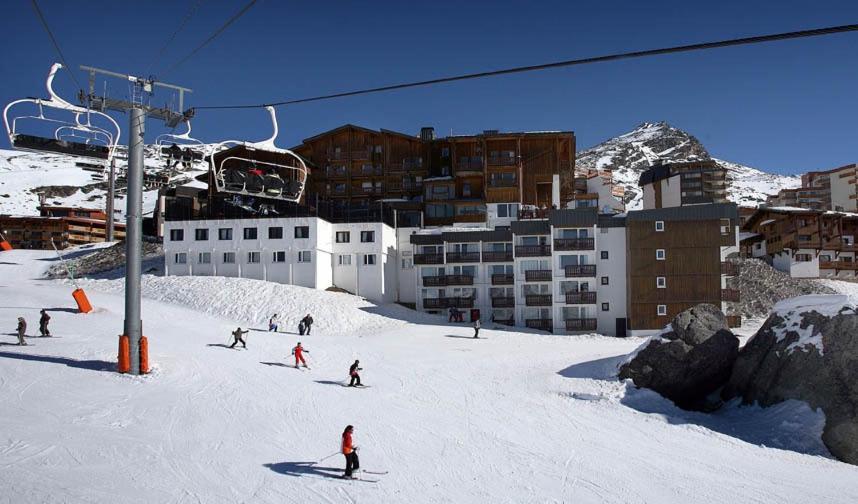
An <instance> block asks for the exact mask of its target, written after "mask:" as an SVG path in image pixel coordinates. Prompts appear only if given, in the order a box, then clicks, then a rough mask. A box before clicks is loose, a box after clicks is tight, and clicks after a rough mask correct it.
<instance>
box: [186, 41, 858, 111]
mask: <svg viewBox="0 0 858 504" xmlns="http://www.w3.org/2000/svg"><path fill="white" fill-rule="evenodd" d="M853 31H858V24H851V25H842V26H832V27H827V28H816V29H812V30H802V31H794V32H785V33H775V34H770V35H758V36H753V37H744V38H737V39H729V40H720V41H716V42H704V43H699V44H689V45H681V46H673V47H665V48H660V49H648V50H643V51H632V52H624V53H615V54H609V55H604V56H593V57H588V58H581V59H574V60H565V61H556V62H553V63H544V64H540V65H530V66H522V67H513V68H505V69H502V70H493V71H487V72H478V73H471V74H464V75H457V76H450V77H441V78H437V79H430V80H424V81H417V82H408V83H403V84H393V85H389V86H381V87H375V88H368V89H361V90H357V91H347V92H342V93H334V94H328V95H321V96H314V97H310V98H300V99H294V100H283V101H277V102H268V103H260V104H248V105H209V106H202V107H194V109H195V110H202V109H209V110H215V109H251V108H262V107H266V106H273V107H279V106H285V105H295V104H298V103H307V102H314V101H321V100H331V99H334V98H343V97H347V96H356V95H363V94H370V93H380V92H384V91H394V90H398V89H405V88H412V87H420V86H430V85H434V84H443V83H447V82H455V81H463V80H470V79H479V78H483V77H494V76H498V75H507V74H515V73H523V72H533V71H537V70H547V69H552V68H560V67H570V66H577V65H587V64H591V63H604V62H607V61H617V60H622V59H634V58H644V57H649V56H658V55H662V54H673V53H680V52H690V51H700V50H704V49H716V48H721V47H732V46H740V45H750V44H759V43H764V42H774V41H779V40H791V39H798V38H807V37H817V36H822V35H832V34H835V33H845V32H853Z"/></svg>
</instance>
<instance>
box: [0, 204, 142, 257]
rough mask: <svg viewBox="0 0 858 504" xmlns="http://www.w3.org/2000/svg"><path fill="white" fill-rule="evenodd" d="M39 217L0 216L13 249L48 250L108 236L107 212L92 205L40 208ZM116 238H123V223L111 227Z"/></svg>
mask: <svg viewBox="0 0 858 504" xmlns="http://www.w3.org/2000/svg"><path fill="white" fill-rule="evenodd" d="M39 212H40V215H39V216H16V215H0V231H2V232H3V234H4V235H5V236H6V238H7V239H8V240H9V243H10V244H11V245H12V247H13V248H21V249H38V250H51V249H52V248H53V246H52V245H51V240H52V239H53V241H54V244H55V245H56V246H57V248H58V249H65V248H68V247H71V246H75V245H85V244H87V243H99V242H103V241H105V240H106V238H107V222H106V221H107V215H106V214H105V213H104V211H102V210H99V209H92V208H72V207H59V206H44V205H43V206H41V207H39ZM114 233H115V238H116V239H117V240H122V239H124V238H125V225H124V224H120V223H119V222H117V223H115V226H114Z"/></svg>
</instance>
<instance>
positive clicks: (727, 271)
mask: <svg viewBox="0 0 858 504" xmlns="http://www.w3.org/2000/svg"><path fill="white" fill-rule="evenodd" d="M721 274H722V275H727V276H738V275H739V265H738V264H736V263H734V262H729V261H724V262H722V263H721Z"/></svg>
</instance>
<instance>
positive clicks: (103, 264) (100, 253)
mask: <svg viewBox="0 0 858 504" xmlns="http://www.w3.org/2000/svg"><path fill="white" fill-rule="evenodd" d="M163 257H164V250H163V248H162V247H161V244H160V243H151V242H143V260H144V264H143V273H150V272H156V271H157V270H158V269H160V267H161V266H163ZM67 263H68V266H69V268H70V269H71V270H72V274H73V275H74V276H75V277H85V276H95V277H97V276H99V275H100V274H103V273H107V272H111V271H116V270H117V269H119V268H123V267H124V266H125V242H124V241H123V242H117V243H116V244H114V245H112V246H110V247H104V248H98V249H94V250H93V252H92V253H89V254H83V255H79V256H77V257H74V258H72V259H68V260H67ZM46 276H47V277H48V278H66V277H67V276H68V272H67V271H66V268H65V267H64V266H63V265H62V264H56V265H54V266H51V267H50V268H49V269H48V272H47V275H46Z"/></svg>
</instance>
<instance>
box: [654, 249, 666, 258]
mask: <svg viewBox="0 0 858 504" xmlns="http://www.w3.org/2000/svg"><path fill="white" fill-rule="evenodd" d="M664 257H665V254H664V249H655V260H656V261H664Z"/></svg>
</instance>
